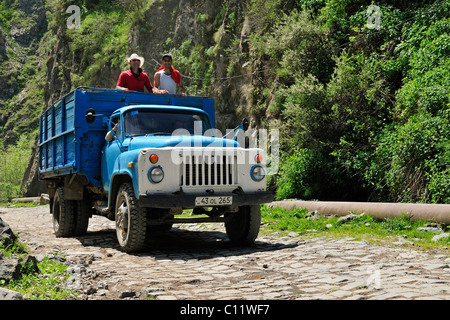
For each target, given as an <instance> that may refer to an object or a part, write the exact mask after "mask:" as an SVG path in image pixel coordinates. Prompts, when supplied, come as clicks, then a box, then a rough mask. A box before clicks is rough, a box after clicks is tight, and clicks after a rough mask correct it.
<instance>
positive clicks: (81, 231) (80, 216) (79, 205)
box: [74, 193, 91, 236]
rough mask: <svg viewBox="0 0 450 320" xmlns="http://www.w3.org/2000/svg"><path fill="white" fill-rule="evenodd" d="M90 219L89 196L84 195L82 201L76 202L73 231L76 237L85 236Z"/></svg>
mask: <svg viewBox="0 0 450 320" xmlns="http://www.w3.org/2000/svg"><path fill="white" fill-rule="evenodd" d="M90 217H91V202H90V199H89V195H88V194H87V193H85V195H84V197H83V200H78V201H76V210H75V230H74V234H75V235H76V236H82V235H85V234H86V232H87V229H88V226H89V218H90Z"/></svg>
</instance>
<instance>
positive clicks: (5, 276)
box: [0, 256, 22, 283]
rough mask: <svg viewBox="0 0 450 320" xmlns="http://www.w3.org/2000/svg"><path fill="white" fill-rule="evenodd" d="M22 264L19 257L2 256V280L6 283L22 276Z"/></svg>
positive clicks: (0, 273)
mask: <svg viewBox="0 0 450 320" xmlns="http://www.w3.org/2000/svg"><path fill="white" fill-rule="evenodd" d="M21 270H22V265H21V264H20V261H19V259H16V258H10V257H5V256H0V280H5V282H6V283H8V282H9V281H11V280H13V279H18V278H19V277H20V272H21Z"/></svg>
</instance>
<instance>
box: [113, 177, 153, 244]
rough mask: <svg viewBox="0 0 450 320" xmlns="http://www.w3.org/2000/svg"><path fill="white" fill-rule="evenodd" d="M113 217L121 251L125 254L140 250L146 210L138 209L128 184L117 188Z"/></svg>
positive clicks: (131, 186) (143, 239)
mask: <svg viewBox="0 0 450 320" xmlns="http://www.w3.org/2000/svg"><path fill="white" fill-rule="evenodd" d="M115 217H116V218H115V220H116V234H117V240H118V241H119V244H120V246H121V247H122V249H123V250H124V251H126V252H132V251H138V250H140V249H141V248H142V246H143V245H144V241H145V231H146V227H147V220H146V210H145V208H140V207H139V204H138V201H137V199H136V196H135V195H134V190H133V185H132V184H130V183H124V184H122V186H121V187H120V188H119V192H118V193H117V199H116V214H115Z"/></svg>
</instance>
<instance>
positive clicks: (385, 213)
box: [266, 200, 450, 225]
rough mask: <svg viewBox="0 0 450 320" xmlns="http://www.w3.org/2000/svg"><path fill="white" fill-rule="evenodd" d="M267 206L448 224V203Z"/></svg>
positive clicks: (289, 202) (290, 203)
mask: <svg viewBox="0 0 450 320" xmlns="http://www.w3.org/2000/svg"><path fill="white" fill-rule="evenodd" d="M266 205H267V206H268V207H281V208H284V209H287V210H292V209H293V208H295V207H297V208H305V209H307V210H309V211H314V210H317V211H319V213H320V214H322V215H324V216H330V215H335V216H345V215H347V214H349V213H350V212H353V213H355V214H361V213H365V214H367V215H370V216H372V217H374V218H375V219H377V220H383V219H384V218H400V217H401V216H402V215H406V216H407V217H408V218H410V219H411V220H412V221H417V220H431V221H433V222H437V223H445V224H446V225H450V204H424V203H384V202H326V201H324V202H322V201H296V200H284V201H274V202H272V203H268V204H266Z"/></svg>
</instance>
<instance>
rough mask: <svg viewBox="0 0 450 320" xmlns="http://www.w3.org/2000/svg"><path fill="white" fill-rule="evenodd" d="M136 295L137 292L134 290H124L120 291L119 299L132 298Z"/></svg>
mask: <svg viewBox="0 0 450 320" xmlns="http://www.w3.org/2000/svg"><path fill="white" fill-rule="evenodd" d="M134 296H136V292H135V291H133V290H127V291H122V292H121V293H119V299H123V298H132V297H134Z"/></svg>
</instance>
